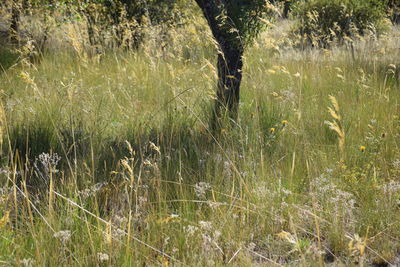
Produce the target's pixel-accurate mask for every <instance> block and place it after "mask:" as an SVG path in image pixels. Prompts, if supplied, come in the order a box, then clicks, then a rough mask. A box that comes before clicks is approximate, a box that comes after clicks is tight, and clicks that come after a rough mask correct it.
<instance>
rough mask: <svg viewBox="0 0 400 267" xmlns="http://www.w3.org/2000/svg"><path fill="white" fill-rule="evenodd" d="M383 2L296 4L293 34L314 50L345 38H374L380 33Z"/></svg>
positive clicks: (355, 0) (352, 0)
mask: <svg viewBox="0 0 400 267" xmlns="http://www.w3.org/2000/svg"><path fill="white" fill-rule="evenodd" d="M385 7H386V1H380V0H366V1H359V0H311V1H307V2H299V4H298V6H297V8H296V15H297V17H298V18H299V25H298V28H297V30H296V32H297V33H299V34H301V35H302V38H305V39H306V40H307V41H308V43H310V44H312V45H314V46H323V47H326V46H329V45H330V43H331V42H333V41H339V42H341V41H343V40H344V39H346V38H347V37H350V38H354V37H358V36H363V35H365V34H366V33H367V32H373V33H376V34H379V33H381V32H382V31H383V30H384V26H383V25H384V19H385V16H386V15H385Z"/></svg>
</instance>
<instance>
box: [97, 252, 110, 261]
mask: <svg viewBox="0 0 400 267" xmlns="http://www.w3.org/2000/svg"><path fill="white" fill-rule="evenodd" d="M97 259H98V260H99V261H100V262H103V261H108V260H109V259H110V257H109V256H108V254H106V253H101V252H99V253H97Z"/></svg>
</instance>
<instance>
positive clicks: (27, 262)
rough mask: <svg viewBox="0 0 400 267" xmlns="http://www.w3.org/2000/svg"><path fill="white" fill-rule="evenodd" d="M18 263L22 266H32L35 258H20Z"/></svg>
mask: <svg viewBox="0 0 400 267" xmlns="http://www.w3.org/2000/svg"><path fill="white" fill-rule="evenodd" d="M19 263H20V264H21V265H22V266H24V267H30V266H34V264H35V260H34V259H31V258H27V259H22V260H21V261H20V262H19Z"/></svg>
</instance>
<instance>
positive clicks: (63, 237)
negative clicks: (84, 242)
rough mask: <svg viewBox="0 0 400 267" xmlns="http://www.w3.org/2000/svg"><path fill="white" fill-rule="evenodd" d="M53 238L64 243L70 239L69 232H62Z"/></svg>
mask: <svg viewBox="0 0 400 267" xmlns="http://www.w3.org/2000/svg"><path fill="white" fill-rule="evenodd" d="M53 237H55V238H57V239H59V240H60V241H61V242H62V243H66V242H68V241H69V240H70V239H71V231H70V230H63V231H59V232H57V233H55V234H54V235H53Z"/></svg>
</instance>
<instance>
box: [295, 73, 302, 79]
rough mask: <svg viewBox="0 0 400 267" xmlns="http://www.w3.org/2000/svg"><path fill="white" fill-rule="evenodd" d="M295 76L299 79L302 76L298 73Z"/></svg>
mask: <svg viewBox="0 0 400 267" xmlns="http://www.w3.org/2000/svg"><path fill="white" fill-rule="evenodd" d="M293 76H294V77H297V78H299V77H300V76H301V75H300V73H298V72H296V73H295V74H293Z"/></svg>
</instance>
